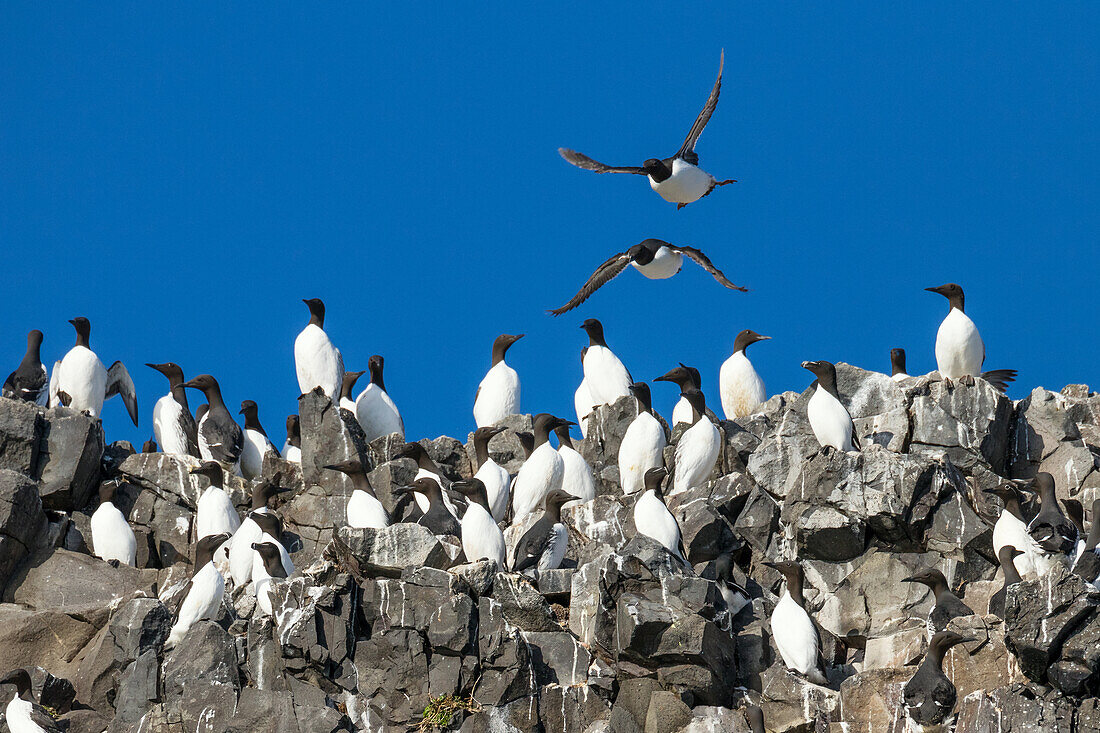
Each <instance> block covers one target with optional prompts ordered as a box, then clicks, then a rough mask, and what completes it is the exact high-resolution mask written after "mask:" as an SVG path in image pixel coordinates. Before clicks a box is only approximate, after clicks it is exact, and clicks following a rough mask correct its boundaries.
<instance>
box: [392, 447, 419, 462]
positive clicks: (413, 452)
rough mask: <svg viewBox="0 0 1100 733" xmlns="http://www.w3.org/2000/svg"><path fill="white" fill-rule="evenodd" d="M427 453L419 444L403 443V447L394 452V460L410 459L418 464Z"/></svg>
mask: <svg viewBox="0 0 1100 733" xmlns="http://www.w3.org/2000/svg"><path fill="white" fill-rule="evenodd" d="M426 453H427V451H425V450H424V446H422V445H420V443H405V444H404V445H403V446H401V447H400V448H398V449H397V450H396V451H394V454H393V457H394V458H411V459H413V460H414V461H417V462H419V461H420V458H421V456H423V455H425V454H426Z"/></svg>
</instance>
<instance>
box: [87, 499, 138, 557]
mask: <svg viewBox="0 0 1100 733" xmlns="http://www.w3.org/2000/svg"><path fill="white" fill-rule="evenodd" d="M118 483H119V482H118V481H104V482H103V483H101V484H100V485H99V507H97V508H96V510H95V511H94V512H93V513H92V519H91V527H92V548H93V549H94V550H95V556H96V557H98V558H100V559H101V560H106V561H108V562H110V561H111V560H114V561H116V562H118V563H120V564H122V565H129V566H131V567H133V566H135V565H137V538H136V537H135V536H134V530H133V528H132V527H130V523H129V522H127V521H126V517H125V516H124V515H123V514H122V511H121V510H120V509H119V508H118V507H117V506H115V503H114V499H115V491H116V490H117V489H118Z"/></svg>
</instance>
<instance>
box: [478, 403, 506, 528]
mask: <svg viewBox="0 0 1100 733" xmlns="http://www.w3.org/2000/svg"><path fill="white" fill-rule="evenodd" d="M504 430H505V428H504V427H503V426H500V425H496V426H488V425H487V426H484V427H480V428H478V429H477V430H475V431H474V461H475V468H476V473H474V478H476V479H477V480H479V481H481V483H482V484H484V485H485V495H486V496H487V497H488V499H489V512H490V513H491V514H492V515H493V519H495V520H496V521H498V522H503V521H504V519H505V517H506V516H507V515H508V498H509V496H510V495H511V492H510V487H511V483H512V477H511V476H510V475H509V474H508V471H507V470H506V469H505V468H504V467H503V466H501V465H500V464H499V463H497V462H496V461H495V460H493V458H492V456H490V455H489V441H490V440H491V439H492V438H493V436H494V435H496V434H498V433H502V432H504Z"/></svg>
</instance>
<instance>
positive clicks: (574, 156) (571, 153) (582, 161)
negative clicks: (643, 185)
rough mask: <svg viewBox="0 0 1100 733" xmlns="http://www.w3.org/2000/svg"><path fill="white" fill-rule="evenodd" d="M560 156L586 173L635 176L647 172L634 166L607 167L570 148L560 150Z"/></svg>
mask: <svg viewBox="0 0 1100 733" xmlns="http://www.w3.org/2000/svg"><path fill="white" fill-rule="evenodd" d="M558 154H559V155H561V157H563V158H565V160H566V162H567V163H572V164H573V165H575V166H577V167H578V168H584V169H585V170H586V171H596V172H597V173H633V174H635V175H646V172H645V171H644V170H642V169H641V168H639V167H637V166H633V165H618V166H616V165H607V164H606V163H601V162H600V161H598V160H592V159H591V158H589V157H588V156H587V155H585V154H584V153H578V152H577V151H576V150H570V149H569V148H558Z"/></svg>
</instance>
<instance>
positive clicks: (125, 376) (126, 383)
mask: <svg viewBox="0 0 1100 733" xmlns="http://www.w3.org/2000/svg"><path fill="white" fill-rule="evenodd" d="M116 394H117V395H121V396H122V401H123V402H124V403H125V404H126V412H128V413H130V419H131V420H133V421H134V427H137V424H138V404H137V388H136V387H134V380H133V379H130V372H128V371H126V366H125V365H124V364H123V363H122V362H121V361H116V362H115V363H114V364H112V365H111V368H110V369H108V370H107V394H106V398H107V399H110V398H111V397H114V396H115V395H116Z"/></svg>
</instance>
